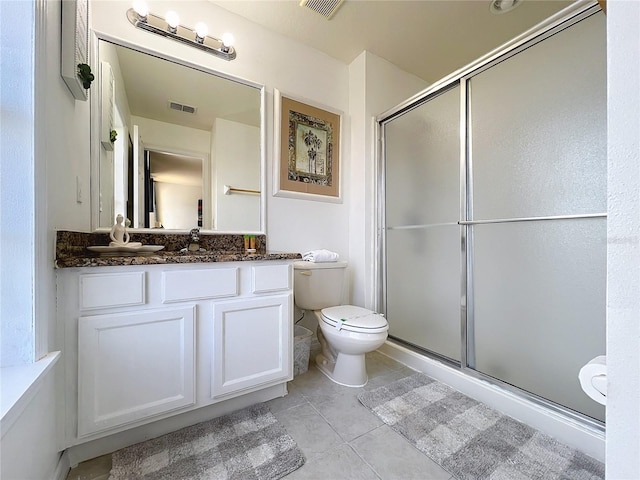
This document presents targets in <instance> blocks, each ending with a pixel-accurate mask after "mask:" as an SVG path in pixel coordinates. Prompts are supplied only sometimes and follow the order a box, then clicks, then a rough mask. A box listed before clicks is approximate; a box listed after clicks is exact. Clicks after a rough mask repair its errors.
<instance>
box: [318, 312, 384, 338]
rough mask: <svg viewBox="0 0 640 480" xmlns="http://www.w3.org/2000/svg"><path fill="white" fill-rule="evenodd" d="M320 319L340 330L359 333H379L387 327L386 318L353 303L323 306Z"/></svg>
mask: <svg viewBox="0 0 640 480" xmlns="http://www.w3.org/2000/svg"><path fill="white" fill-rule="evenodd" d="M321 313H322V320H323V321H324V322H325V323H328V324H329V325H331V326H334V327H336V328H339V329H340V330H348V331H351V332H359V333H379V332H385V331H387V330H388V329H389V324H388V323H387V319H386V318H384V317H383V316H382V315H380V314H379V313H376V312H373V311H371V310H368V309H366V308H362V307H356V306H355V305H338V306H337V307H329V308H323V309H322V311H321Z"/></svg>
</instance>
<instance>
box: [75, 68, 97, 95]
mask: <svg viewBox="0 0 640 480" xmlns="http://www.w3.org/2000/svg"><path fill="white" fill-rule="evenodd" d="M78 77H79V78H80V80H82V86H83V87H84V88H85V89H89V88H91V82H93V81H94V80H95V78H96V77H95V76H94V75H93V73H91V67H90V66H89V65H87V64H86V63H79V64H78Z"/></svg>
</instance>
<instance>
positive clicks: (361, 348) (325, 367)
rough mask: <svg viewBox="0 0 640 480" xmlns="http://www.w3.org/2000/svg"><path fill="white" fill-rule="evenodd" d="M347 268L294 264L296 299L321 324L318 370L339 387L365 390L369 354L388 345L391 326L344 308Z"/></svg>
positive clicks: (378, 317)
mask: <svg viewBox="0 0 640 480" xmlns="http://www.w3.org/2000/svg"><path fill="white" fill-rule="evenodd" d="M346 267H347V263H346V262H325V263H314V262H304V261H303V262H294V264H293V268H294V273H295V276H294V281H293V295H294V302H295V304H296V305H297V306H298V308H300V309H302V310H306V311H312V312H313V314H314V315H315V317H316V319H317V320H318V330H317V335H318V341H319V342H320V345H321V347H322V353H320V354H318V355H317V356H316V365H317V366H318V369H319V370H320V371H321V372H322V373H324V374H325V375H326V376H327V377H329V378H330V379H331V380H332V381H334V382H335V383H338V384H340V385H344V386H347V387H362V386H364V385H366V383H367V380H368V377H367V370H366V365H365V354H366V353H368V352H372V351H373V350H375V349H377V348H378V347H380V346H381V345H382V344H383V343H384V342H385V340H386V339H387V331H388V330H389V324H388V323H387V320H386V318H384V317H383V316H382V315H380V314H379V313H375V312H373V311H371V310H368V309H366V308H362V307H357V306H354V305H340V302H341V298H342V291H343V285H344V278H345V269H346Z"/></svg>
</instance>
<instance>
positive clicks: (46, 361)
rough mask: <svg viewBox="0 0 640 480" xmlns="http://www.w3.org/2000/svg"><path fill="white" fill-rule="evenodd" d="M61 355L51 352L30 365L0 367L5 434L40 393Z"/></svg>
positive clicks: (3, 431)
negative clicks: (48, 374) (47, 376)
mask: <svg viewBox="0 0 640 480" xmlns="http://www.w3.org/2000/svg"><path fill="white" fill-rule="evenodd" d="M60 356H61V354H60V352H51V353H49V354H48V355H46V356H45V357H44V358H42V359H40V360H38V361H37V362H34V363H31V364H29V365H20V366H18V367H4V368H2V369H0V377H1V378H0V380H1V388H2V390H1V391H2V398H1V400H0V403H1V405H0V407H1V411H2V417H0V418H1V420H0V422H1V423H0V431H2V435H3V436H4V434H5V433H6V432H8V431H9V429H10V428H11V426H12V425H13V423H14V422H15V421H16V419H17V418H18V417H19V416H20V414H21V413H22V412H23V411H24V409H25V408H26V407H27V405H29V402H30V401H31V400H32V399H33V397H34V396H35V395H36V393H38V390H40V387H41V386H42V384H43V382H44V379H45V378H46V375H47V373H48V372H49V371H50V370H51V369H52V368H53V366H54V365H55V364H56V363H57V362H58V360H59V359H60Z"/></svg>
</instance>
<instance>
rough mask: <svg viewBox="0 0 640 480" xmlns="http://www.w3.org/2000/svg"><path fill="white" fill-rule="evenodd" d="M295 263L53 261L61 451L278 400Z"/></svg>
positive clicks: (166, 258)
mask: <svg viewBox="0 0 640 480" xmlns="http://www.w3.org/2000/svg"><path fill="white" fill-rule="evenodd" d="M132 258H133V259H135V260H133V261H132ZM299 258H300V256H299V255H298V254H270V253H267V252H263V253H261V254H257V255H245V254H244V253H235V254H234V253H233V252H225V253H224V254H216V253H212V252H207V253H203V254H194V255H181V254H179V253H177V252H171V251H170V252H166V253H158V254H154V255H150V256H149V255H147V256H139V257H131V256H128V257H127V256H122V257H117V256H113V257H104V256H103V257H100V256H89V255H85V256H84V257H78V256H76V257H73V259H72V257H68V258H66V259H65V258H59V261H58V267H59V268H58V269H57V288H58V325H59V335H60V341H61V342H62V344H63V345H64V371H65V380H64V392H63V393H62V396H63V399H64V405H65V407H64V408H65V420H64V443H65V445H64V446H65V447H70V446H73V445H78V444H82V443H84V442H88V441H91V440H96V439H99V438H101V437H105V436H108V435H111V434H114V433H117V432H123V431H126V430H128V429H132V428H134V427H139V426H141V425H145V424H148V423H150V422H154V421H156V420H161V419H166V418H168V417H173V416H177V415H179V414H182V413H185V412H189V411H193V410H196V409H200V408H202V407H207V406H211V405H214V404H218V403H223V402H225V401H227V400H229V399H237V398H238V397H245V396H246V397H249V396H250V395H251V394H252V393H256V392H263V393H264V392H267V393H266V395H267V396H266V398H265V395H264V394H263V395H260V396H258V397H256V400H254V401H253V403H255V402H257V401H264V400H267V399H269V398H275V397H277V396H283V395H285V394H286V382H287V381H288V380H291V379H292V377H293V368H292V367H293V360H292V352H293V317H292V315H293V273H292V262H293V260H295V259H299ZM74 262H75V263H76V264H78V265H101V266H99V267H98V268H93V267H91V266H90V267H77V266H73V265H74ZM131 263H143V264H141V265H133V264H131ZM61 264H62V265H64V266H65V267H66V268H60V267H61ZM238 405H239V403H238ZM211 416H216V415H215V413H213V414H212V415H211ZM185 423H186V424H189V423H195V422H189V421H185ZM186 424H185V425H183V426H186Z"/></svg>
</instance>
